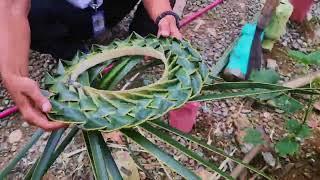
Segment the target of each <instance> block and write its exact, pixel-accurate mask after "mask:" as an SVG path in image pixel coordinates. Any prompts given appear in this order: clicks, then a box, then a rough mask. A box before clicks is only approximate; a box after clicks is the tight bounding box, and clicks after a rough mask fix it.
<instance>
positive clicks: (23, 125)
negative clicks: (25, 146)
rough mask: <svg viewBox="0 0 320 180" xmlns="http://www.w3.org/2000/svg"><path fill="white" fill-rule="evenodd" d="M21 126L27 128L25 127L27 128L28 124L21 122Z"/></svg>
mask: <svg viewBox="0 0 320 180" xmlns="http://www.w3.org/2000/svg"><path fill="white" fill-rule="evenodd" d="M21 126H22V127H24V128H27V127H29V124H28V123H27V122H23V123H22V125H21Z"/></svg>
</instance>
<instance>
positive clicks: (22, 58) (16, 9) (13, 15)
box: [0, 0, 30, 80]
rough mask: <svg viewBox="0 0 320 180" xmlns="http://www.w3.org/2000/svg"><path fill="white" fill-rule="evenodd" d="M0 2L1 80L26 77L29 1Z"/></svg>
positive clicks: (28, 42) (7, 0)
mask: <svg viewBox="0 0 320 180" xmlns="http://www.w3.org/2000/svg"><path fill="white" fill-rule="evenodd" d="M1 1H2V2H0V40H1V41H0V73H1V76H2V78H3V80H5V79H7V77H10V76H12V75H17V76H28V55H29V46H30V28H29V23H28V18H27V12H28V9H29V0H18V1H10V0H1Z"/></svg>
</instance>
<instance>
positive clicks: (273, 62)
mask: <svg viewBox="0 0 320 180" xmlns="http://www.w3.org/2000/svg"><path fill="white" fill-rule="evenodd" d="M267 68H268V69H272V70H278V69H279V65H278V63H277V61H276V60H274V59H267Z"/></svg>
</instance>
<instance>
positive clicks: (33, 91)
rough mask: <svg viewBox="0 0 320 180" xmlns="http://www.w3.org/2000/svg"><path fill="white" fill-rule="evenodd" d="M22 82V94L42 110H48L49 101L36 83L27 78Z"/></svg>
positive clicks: (49, 106) (49, 108) (49, 107)
mask: <svg viewBox="0 0 320 180" xmlns="http://www.w3.org/2000/svg"><path fill="white" fill-rule="evenodd" d="M23 83H24V84H23V87H24V88H23V91H22V92H23V94H24V95H26V96H28V97H29V98H30V99H31V100H32V102H33V103H34V104H35V105H36V106H37V107H38V108H39V109H41V110H42V111H43V112H45V113H46V112H49V111H50V110H51V104H50V101H49V100H48V99H47V98H46V97H45V96H43V95H42V94H41V91H40V88H39V86H38V84H37V83H36V82H35V81H33V80H31V79H28V78H26V80H25V81H23Z"/></svg>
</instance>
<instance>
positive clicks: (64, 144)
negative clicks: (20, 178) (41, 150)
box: [24, 127, 79, 180]
mask: <svg viewBox="0 0 320 180" xmlns="http://www.w3.org/2000/svg"><path fill="white" fill-rule="evenodd" d="M78 131H79V128H78V127H73V128H72V129H71V131H70V132H69V133H68V134H67V136H66V137H65V138H64V139H63V140H62V142H61V143H60V144H59V146H58V147H57V149H56V151H55V152H54V153H53V155H52V156H51V158H50V161H49V163H48V166H47V169H46V170H45V171H48V169H49V168H50V167H51V166H52V164H53V163H54V162H55V160H56V159H57V158H58V157H59V156H60V154H61V153H62V152H63V151H64V149H65V148H66V147H67V146H68V145H69V144H70V142H71V140H72V139H73V138H74V136H75V135H76V134H77V132H78ZM39 160H40V159H38V160H37V161H36V162H35V163H34V165H33V166H32V167H31V168H30V169H29V170H28V173H27V174H26V176H25V177H24V179H25V180H29V179H31V177H32V173H33V172H34V169H35V168H36V166H37V164H38V162H39Z"/></svg>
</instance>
